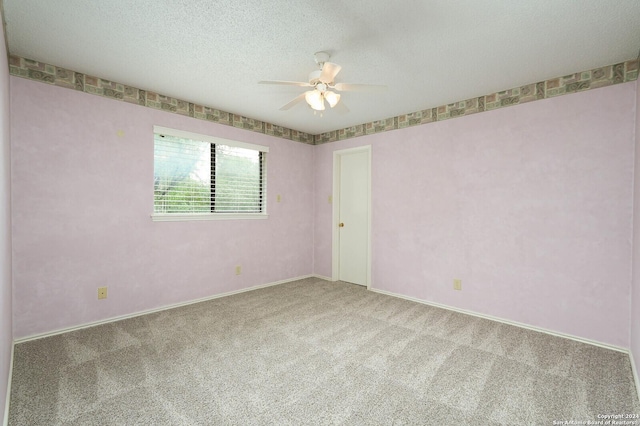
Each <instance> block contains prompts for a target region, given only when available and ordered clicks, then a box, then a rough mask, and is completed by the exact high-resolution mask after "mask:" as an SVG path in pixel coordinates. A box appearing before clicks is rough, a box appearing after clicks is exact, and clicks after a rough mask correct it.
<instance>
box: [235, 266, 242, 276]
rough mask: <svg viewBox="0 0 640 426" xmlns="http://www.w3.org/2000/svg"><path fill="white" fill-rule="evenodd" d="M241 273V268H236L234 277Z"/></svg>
mask: <svg viewBox="0 0 640 426" xmlns="http://www.w3.org/2000/svg"><path fill="white" fill-rule="evenodd" d="M241 273H242V266H240V265H238V266H236V275H240V274H241Z"/></svg>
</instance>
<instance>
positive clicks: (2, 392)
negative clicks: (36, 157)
mask: <svg viewBox="0 0 640 426" xmlns="http://www.w3.org/2000/svg"><path fill="white" fill-rule="evenodd" d="M0 29H1V26H0ZM9 128H10V124H9V65H8V64H7V51H6V48H5V42H4V32H3V31H0V419H3V418H4V410H5V400H6V397H7V392H8V389H7V383H8V381H9V370H10V363H11V347H12V345H13V331H12V300H11V168H10V164H11V155H10V131H9Z"/></svg>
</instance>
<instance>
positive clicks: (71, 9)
mask: <svg viewBox="0 0 640 426" xmlns="http://www.w3.org/2000/svg"><path fill="white" fill-rule="evenodd" d="M4 9H5V19H6V23H7V27H6V28H7V36H8V43H9V50H10V52H11V53H12V54H15V55H19V56H22V57H25V58H28V59H34V60H37V61H42V62H46V63H49V64H53V65H57V66H60V67H64V68H68V69H72V70H75V71H79V72H82V73H86V74H89V75H94V76H98V77H102V78H105V79H108V80H112V81H116V82H119V83H124V84H127V85H130V86H134V87H138V88H141V89H146V90H150V91H154V92H158V93H161V94H164V95H168V96H173V97H177V98H180V99H184V100H187V101H191V102H195V103H199V104H204V105H207V106H211V107H214V108H218V109H221V110H224V111H228V112H232V113H236V114H241V115H244V116H246V117H250V118H255V119H259V120H263V121H267V122H270V123H273V124H278V125H281V126H285V127H289V128H292V129H296V130H300V131H304V132H308V133H311V134H318V133H322V132H326V131H330V130H336V129H341V128H345V127H348V126H352V125H356V124H360V123H365V122H370V121H374V120H379V119H383V118H388V117H393V116H397V115H400V114H404V113H408V112H413V111H418V110H422V109H426V108H432V107H434V106H439V105H444V104H447V103H451V102H455V101H459V100H464V99H468V98H471V97H475V96H480V95H484V94H489V93H493V92H496V91H500V90H505V89H509V88H512V87H517V86H520V85H523V84H527V83H534V82H537V81H541V80H546V79H549V78H553V77H559V76H563V75H566V74H570V73H574V72H578V71H584V70H588V69H592V68H596V67H600V66H604V65H610V64H614V63H618V62H622V61H625V60H628V59H633V58H635V57H636V56H637V54H638V49H639V48H640V1H638V0H511V1H505V0H467V1H461V0H440V1H435V0H422V1H417V0H405V1H403V2H393V1H389V0H351V1H336V0H324V1H317V0H314V1H310V0H290V1H264V0H242V1H237V0H235V1H231V0H216V1H212V0H108V1H94V0H55V1H52V0H4ZM319 50H326V51H328V52H329V53H331V55H332V56H331V62H335V63H337V64H340V65H342V67H343V68H342V71H341V72H340V74H338V77H337V78H336V81H337V82H343V83H368V84H384V85H387V86H388V87H389V90H388V91H387V92H385V93H355V92H344V93H343V97H342V100H343V101H344V103H345V104H346V105H347V106H348V107H349V109H350V110H351V111H350V112H349V113H347V114H343V115H341V114H338V113H337V112H336V111H331V110H328V111H326V112H325V113H324V115H323V116H322V117H320V116H319V115H314V114H313V111H312V110H311V109H309V108H308V107H307V106H306V104H304V103H301V104H299V105H297V106H296V107H294V108H293V109H291V110H289V111H279V108H280V107H281V106H282V105H284V104H286V103H287V102H288V101H289V100H291V99H292V98H294V97H295V96H296V95H297V94H299V93H301V92H302V91H304V88H296V87H285V86H265V85H258V84H257V83H258V81H260V80H296V81H307V76H308V74H309V72H311V71H313V70H314V69H316V64H315V62H314V60H313V53H314V52H316V51H319Z"/></svg>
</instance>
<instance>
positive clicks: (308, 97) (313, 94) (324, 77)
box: [258, 52, 387, 112]
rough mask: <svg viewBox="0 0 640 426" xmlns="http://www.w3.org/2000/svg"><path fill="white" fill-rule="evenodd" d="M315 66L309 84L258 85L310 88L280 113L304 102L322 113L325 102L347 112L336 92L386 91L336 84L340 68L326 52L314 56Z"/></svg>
mask: <svg viewBox="0 0 640 426" xmlns="http://www.w3.org/2000/svg"><path fill="white" fill-rule="evenodd" d="M314 57H315V60H316V64H318V67H319V69H317V70H315V71H312V72H311V74H309V82H308V83H305V82H302V81H282V80H268V81H260V82H258V84H281V85H285V86H299V87H310V88H312V89H311V90H308V91H306V92H304V93H301V94H300V95H298V96H297V97H295V98H294V99H293V100H292V101H291V102H289V103H288V104H286V105H284V106H283V107H282V108H280V110H281V111H286V110H288V109H290V108H291V107H293V106H294V105H296V104H298V103H299V102H301V101H303V100H305V101H307V104H308V105H309V106H310V107H311V108H312V109H314V110H315V111H324V109H325V101H326V102H327V103H328V104H329V106H330V107H331V108H333V107H335V106H338V108H339V109H340V110H342V112H348V111H349V109H348V108H347V107H346V106H345V105H344V103H343V102H340V94H339V93H336V91H337V92H346V91H354V92H355V91H359V92H365V91H367V92H379V91H383V90H386V88H387V86H380V85H374V84H349V83H336V82H335V78H336V75H338V73H339V72H340V69H342V67H341V66H340V65H338V64H334V63H331V62H328V61H329V57H330V55H329V54H328V53H327V52H316V53H315V55H314Z"/></svg>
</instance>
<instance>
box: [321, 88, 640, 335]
mask: <svg viewBox="0 0 640 426" xmlns="http://www.w3.org/2000/svg"><path fill="white" fill-rule="evenodd" d="M635 92H636V85H635V83H626V84H620V85H616V86H610V87H606V88H601V89H596V90H591V91H587V92H582V93H578V94H573V95H569V96H561V97H557V98H552V99H547V100H543V101H537V102H532V103H527V104H523V105H519V106H514V107H511V108H505V109H499V110H495V111H491V112H485V113H481V114H476V115H471V116H468V117H462V118H456V119H452V120H447V121H442V122H438V123H432V124H427V125H423V126H416V127H411V128H408V129H404V130H397V131H392V132H387V133H379V134H375V135H370V136H365V137H361V138H357V139H353V140H348V141H344V142H338V143H332V144H326V145H321V146H317V147H316V152H315V163H316V170H315V184H316V191H315V195H314V196H315V202H316V211H315V250H316V253H315V264H314V272H315V273H316V274H319V275H325V276H330V275H331V206H330V205H329V204H328V203H327V196H328V195H329V194H331V181H332V176H331V173H332V172H331V164H332V152H333V151H334V150H337V149H342V148H346V147H352V146H357V145H367V144H371V145H372V158H373V159H372V175H373V176H372V204H373V212H372V265H373V266H372V287H373V288H376V289H381V290H386V291H390V292H394V293H398V294H402V295H406V296H411V297H415V298H418V299H422V300H426V301H431V302H437V303H442V304H446V305H449V306H453V307H457V308H461V309H467V310H471V311H475V312H478V313H482V314H487V315H492V316H495V317H499V318H503V319H508V320H512V321H518V322H522V323H525V324H530V325H532V326H536V327H541V328H545V329H549V330H554V331H557V332H561V333H567V334H571V335H574V336H580V337H582V338H587V339H593V340H595V341H599V342H603V343H607V344H612V345H617V346H622V347H628V346H629V286H630V282H631V276H630V270H631V264H630V262H631V241H630V235H631V232H632V184H633V149H634V147H633V132H634V128H633V123H634V103H635V96H636V93H635ZM454 278H460V279H462V287H463V291H461V292H457V291H454V290H453V289H452V284H453V283H452V281H453V279H454ZM636 343H637V342H636Z"/></svg>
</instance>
